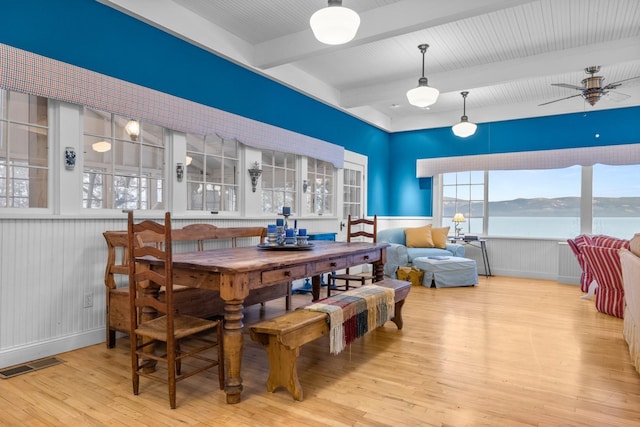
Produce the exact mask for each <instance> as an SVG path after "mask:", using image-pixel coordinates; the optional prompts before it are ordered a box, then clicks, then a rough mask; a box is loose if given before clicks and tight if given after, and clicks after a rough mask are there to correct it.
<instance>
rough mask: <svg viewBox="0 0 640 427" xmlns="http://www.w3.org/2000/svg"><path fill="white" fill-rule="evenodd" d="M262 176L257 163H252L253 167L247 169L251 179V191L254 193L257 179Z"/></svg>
mask: <svg viewBox="0 0 640 427" xmlns="http://www.w3.org/2000/svg"><path fill="white" fill-rule="evenodd" d="M260 175H262V169H260V164H259V163H258V162H254V163H253V166H252V167H251V168H250V169H249V176H250V177H251V190H253V192H254V193H255V192H256V186H257V185H258V178H260Z"/></svg>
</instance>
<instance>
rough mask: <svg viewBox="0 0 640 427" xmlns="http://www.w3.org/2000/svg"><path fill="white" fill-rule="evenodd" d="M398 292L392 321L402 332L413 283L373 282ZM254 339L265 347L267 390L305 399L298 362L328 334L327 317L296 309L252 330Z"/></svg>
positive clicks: (388, 280) (397, 281)
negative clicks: (307, 346)
mask: <svg viewBox="0 0 640 427" xmlns="http://www.w3.org/2000/svg"><path fill="white" fill-rule="evenodd" d="M374 284H375V285H378V286H384V287H387V288H392V289H393V290H394V291H395V317H394V318H393V319H392V321H393V322H394V323H395V324H396V326H397V327H398V329H402V305H403V304H404V300H405V298H406V297H407V295H408V294H409V290H410V289H411V283H410V282H405V281H401V280H396V279H390V278H385V279H384V280H382V281H378V282H375V283H374ZM249 330H250V333H251V339H253V340H254V341H257V342H259V343H261V344H262V345H264V346H265V347H266V348H265V349H266V351H267V357H268V359H269V378H268V379H267V391H269V392H274V391H275V390H276V389H277V388H278V387H284V388H286V389H287V390H288V391H289V393H291V395H292V396H293V398H294V399H295V400H300V401H301V400H302V398H303V395H302V386H301V385H300V381H299V379H298V372H297V369H296V361H297V359H298V356H299V355H300V348H301V347H302V346H303V345H304V344H306V343H308V342H311V341H313V340H315V339H317V338H320V337H321V336H323V335H326V334H328V333H329V322H328V314H326V313H322V312H317V311H308V310H295V311H290V312H287V313H285V314H283V315H281V316H278V317H276V318H274V319H270V320H265V321H263V322H260V323H257V324H255V325H252V326H250V327H249Z"/></svg>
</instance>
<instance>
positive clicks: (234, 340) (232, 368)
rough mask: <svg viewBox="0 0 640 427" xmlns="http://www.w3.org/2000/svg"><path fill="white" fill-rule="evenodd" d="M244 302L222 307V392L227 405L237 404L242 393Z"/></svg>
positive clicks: (227, 303) (229, 302)
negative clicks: (224, 380)
mask: <svg viewBox="0 0 640 427" xmlns="http://www.w3.org/2000/svg"><path fill="white" fill-rule="evenodd" d="M243 302H244V300H230V301H226V303H225V305H224V364H225V370H226V377H227V378H226V382H225V387H224V392H225V393H226V394H227V403H239V402H240V394H241V393H242V377H241V376H240V368H241V364H242V345H243V343H242V340H243V338H242V328H243V327H244V324H243V322H242V319H243V318H244V314H243V313H242V310H243V308H244V307H243V305H242V303H243Z"/></svg>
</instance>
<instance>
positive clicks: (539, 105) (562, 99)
mask: <svg viewBox="0 0 640 427" xmlns="http://www.w3.org/2000/svg"><path fill="white" fill-rule="evenodd" d="M576 96H582V94H578V95H571V96H567V97H566V98H560V99H555V100H553V101H549V102H545V103H543V104H538V107H542V106H543V105H547V104H553V103H554V102H558V101H564V100H565V99H570V98H575V97H576Z"/></svg>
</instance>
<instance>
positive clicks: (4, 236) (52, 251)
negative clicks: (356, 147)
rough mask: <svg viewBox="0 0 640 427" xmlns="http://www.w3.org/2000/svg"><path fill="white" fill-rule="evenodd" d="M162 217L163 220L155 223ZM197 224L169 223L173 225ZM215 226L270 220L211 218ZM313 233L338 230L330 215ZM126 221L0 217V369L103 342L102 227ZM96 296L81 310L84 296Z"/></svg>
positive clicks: (314, 223) (312, 225) (314, 224)
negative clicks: (91, 302)
mask: <svg viewBox="0 0 640 427" xmlns="http://www.w3.org/2000/svg"><path fill="white" fill-rule="evenodd" d="M158 219H160V218H158ZM193 222H205V221H194V220H183V219H174V221H173V226H174V227H182V226H184V225H186V224H189V223H193ZM206 222H210V223H212V224H215V225H217V226H219V227H233V226H246V225H263V226H265V225H266V224H267V223H268V222H269V221H268V220H267V219H255V218H254V219H246V218H235V219H234V218H230V219H216V220H209V221H206ZM300 222H301V223H302V224H304V226H305V227H307V228H308V229H309V230H312V231H318V232H321V231H331V230H335V229H336V227H337V224H338V221H337V220H336V219H335V218H327V219H315V218H314V219H308V220H307V219H304V220H299V223H300ZM125 229H126V219H125V218H124V217H123V218H116V219H104V218H100V219H91V218H89V219H88V218H51V219H0V368H3V367H7V366H12V365H15V364H18V363H24V362H28V361H31V360H34V359H38V358H42V357H47V356H51V355H54V354H58V353H61V352H64V351H69V350H73V349H76V348H80V347H84V346H88V345H92V344H96V343H100V342H104V340H105V314H106V313H105V286H104V269H105V263H106V259H107V248H106V244H105V242H104V238H103V236H102V233H103V231H105V230H125ZM86 295H90V296H91V299H93V304H92V306H91V307H86V308H85V307H84V305H85V304H84V303H85V296H86Z"/></svg>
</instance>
